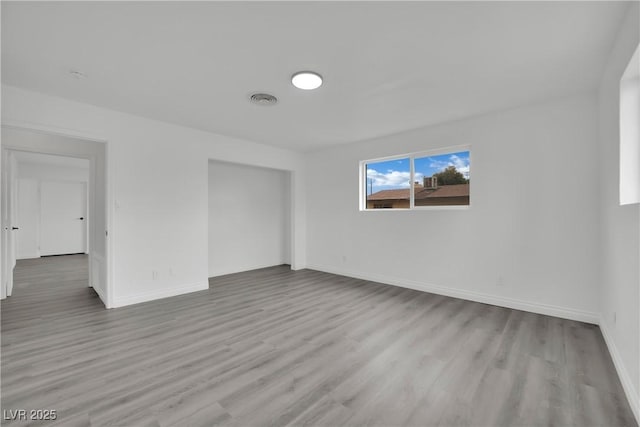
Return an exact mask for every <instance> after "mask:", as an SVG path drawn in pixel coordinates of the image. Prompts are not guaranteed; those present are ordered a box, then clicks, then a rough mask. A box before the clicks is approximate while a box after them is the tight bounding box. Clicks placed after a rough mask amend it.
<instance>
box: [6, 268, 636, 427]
mask: <svg viewBox="0 0 640 427" xmlns="http://www.w3.org/2000/svg"><path fill="white" fill-rule="evenodd" d="M15 277H16V285H15V290H14V295H13V296H12V297H10V298H9V299H7V300H5V301H3V302H2V372H1V374H2V401H1V403H2V409H4V410H9V409H12V410H15V409H56V410H57V412H58V419H57V420H56V421H55V422H49V423H42V424H43V425H61V426H86V425H95V426H103V425H118V426H169V425H175V426H199V425H202V426H212V425H230V426H238V427H239V426H285V425H296V426H303V425H304V426H342V425H347V426H364V425H376V426H538V425H540V426H541V425H545V426H564V425H566V426H580V427H586V426H607V427H613V426H636V425H637V424H636V423H635V421H634V419H633V415H632V413H631V410H630V408H629V405H628V403H627V401H626V399H625V397H624V394H623V391H622V388H621V385H620V382H619V380H618V377H617V375H616V373H615V370H614V367H613V364H612V362H611V358H610V356H609V353H608V351H607V349H606V347H605V343H604V341H603V338H602V335H601V333H600V330H599V329H598V327H597V326H593V325H588V324H584V323H579V322H573V321H568V320H561V319H557V318H553V317H547V316H541V315H536V314H531V313H526V312H522V311H516V310H510V309H506V308H500V307H495V306H490V305H484V304H478V303H472V302H466V301H463V300H459V299H454V298H448V297H443V296H438V295H433V294H428V293H422V292H417V291H412V290H408V289H402V288H397V287H393V286H387V285H382V284H377V283H371V282H366V281H362V280H356V279H351V278H346V277H341V276H335V275H331V274H326V273H320V272H316V271H309V270H306V271H298V272H292V271H290V270H289V269H288V267H273V268H268V269H262V270H256V271H252V272H247V273H240V274H236V275H229V276H224V277H219V278H215V279H211V280H210V288H209V290H207V291H202V292H197V293H192V294H189V295H183V296H179V297H174V298H168V299H164V300H160V301H154V302H149V303H144V304H139V305H135V306H129V307H124V308H119V309H114V310H105V309H104V308H103V306H102V304H101V302H100V300H99V299H98V297H97V296H96V295H95V293H94V292H93V291H92V290H91V289H90V288H87V287H86V282H87V261H86V257H85V256H68V257H55V258H45V259H40V260H28V261H20V262H19V264H18V266H17V269H16V273H15ZM24 424H25V423H20V422H10V421H4V425H24Z"/></svg>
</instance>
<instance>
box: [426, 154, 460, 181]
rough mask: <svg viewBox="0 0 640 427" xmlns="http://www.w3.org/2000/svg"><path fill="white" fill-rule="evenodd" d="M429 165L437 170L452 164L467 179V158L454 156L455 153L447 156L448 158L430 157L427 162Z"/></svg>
mask: <svg viewBox="0 0 640 427" xmlns="http://www.w3.org/2000/svg"><path fill="white" fill-rule="evenodd" d="M429 166H430V167H432V168H435V169H438V170H444V169H446V168H448V167H449V166H454V167H455V168H456V169H457V170H458V172H460V173H461V174H462V175H464V177H465V178H467V179H469V171H470V167H469V159H468V158H466V159H464V158H461V157H458V156H456V155H455V154H452V155H451V156H450V157H449V160H436V159H431V163H430V164H429Z"/></svg>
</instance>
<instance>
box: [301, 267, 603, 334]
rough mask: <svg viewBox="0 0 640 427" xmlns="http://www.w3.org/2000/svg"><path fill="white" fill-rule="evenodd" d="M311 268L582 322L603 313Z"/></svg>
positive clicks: (598, 317) (596, 318) (312, 268)
mask: <svg viewBox="0 0 640 427" xmlns="http://www.w3.org/2000/svg"><path fill="white" fill-rule="evenodd" d="M307 268H309V269H311V270H318V271H324V272H326V273H332V274H338V275H341V276H348V277H353V278H356V279H363V280H368V281H372V282H379V283H384V284H387V285H393V286H400V287H402V288H409V289H415V290H417V291H423V292H430V293H433V294H438V295H445V296H448V297H454V298H460V299H464V300H469V301H475V302H481V303H484V304H491V305H497V306H500V307H507V308H513V309H516V310H522V311H528V312H531V313H537V314H545V315H547V316H554V317H560V318H563V319H569V320H576V321H579V322H585V323H591V324H594V325H597V324H599V321H600V315H599V314H598V313H592V312H589V311H581V310H575V309H572V308H568V307H560V306H555V305H550V304H541V303H532V302H528V301H523V300H519V299H514V298H507V297H502V296H498V295H491V294H486V293H482V292H475V291H469V290H465V289H455V288H448V287H444V286H438V285H433V284H430V283H423V282H417V281H413V280H407V279H398V278H395V277H387V276H382V275H377V274H367V273H364V274H363V273H360V272H354V271H348V270H340V269H335V268H331V267H326V266H322V265H317V264H313V265H308V266H307Z"/></svg>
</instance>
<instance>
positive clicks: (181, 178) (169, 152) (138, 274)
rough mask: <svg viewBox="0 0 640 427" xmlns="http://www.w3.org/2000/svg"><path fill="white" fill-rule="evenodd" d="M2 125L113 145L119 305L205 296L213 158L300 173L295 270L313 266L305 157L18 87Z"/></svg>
mask: <svg viewBox="0 0 640 427" xmlns="http://www.w3.org/2000/svg"><path fill="white" fill-rule="evenodd" d="M2 120H3V123H5V124H13V125H19V126H26V127H36V128H39V129H44V130H57V131H58V132H60V133H63V134H67V135H72V136H73V135H75V136H79V137H83V138H94V139H98V140H106V141H107V153H108V156H107V158H108V161H107V167H108V173H107V176H108V187H109V197H108V200H109V212H110V213H111V218H110V229H109V239H110V256H111V259H112V271H111V282H112V296H113V300H112V301H111V306H122V305H127V304H133V303H137V302H142V301H147V300H152V299H156V298H162V297H167V296H171V295H177V294H181V293H186V292H191V291H196V290H201V289H206V288H207V286H208V281H207V278H208V256H207V247H208V234H207V232H206V230H207V226H208V206H207V204H208V202H207V200H208V190H207V187H208V172H207V171H208V159H216V160H221V161H228V162H234V163H244V164H249V165H254V166H262V167H268V168H275V169H281V170H289V171H293V178H294V185H293V200H292V205H293V209H292V211H293V212H294V214H295V215H294V216H293V218H292V221H293V222H294V227H295V228H294V233H293V236H292V241H293V252H292V268H294V269H298V268H304V266H305V258H304V247H305V234H304V231H305V226H304V221H305V219H304V174H303V169H302V168H301V167H300V165H301V164H302V162H301V156H300V155H299V154H296V153H293V152H290V151H287V150H281V149H275V148H271V147H268V146H265V145H261V144H256V143H252V142H248V141H244V140H240V139H235V138H230V137H225V136H221V135H215V134H211V133H207V132H202V131H198V130H194V129H189V128H185V127H182V126H177V125H172V124H168V123H163V122H159V121H154V120H149V119H145V118H141V117H137V116H133V115H129V114H124V113H119V112H116V111H111V110H107V109H103V108H98V107H94V106H90V105H87V104H82V103H78V102H73V101H69V100H65V99H62V98H57V97H51V96H45V95H42V94H38V93H35V92H31V91H26V90H22V89H18V88H15V87H10V86H3V87H2ZM154 271H155V272H156V279H154V276H153V272H154Z"/></svg>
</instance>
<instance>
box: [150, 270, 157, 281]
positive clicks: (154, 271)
mask: <svg viewBox="0 0 640 427" xmlns="http://www.w3.org/2000/svg"><path fill="white" fill-rule="evenodd" d="M151 278H152V279H153V280H158V272H157V271H156V270H153V271H152V272H151Z"/></svg>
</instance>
